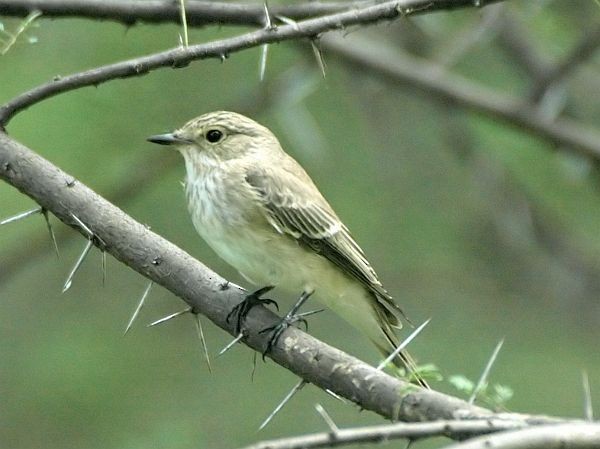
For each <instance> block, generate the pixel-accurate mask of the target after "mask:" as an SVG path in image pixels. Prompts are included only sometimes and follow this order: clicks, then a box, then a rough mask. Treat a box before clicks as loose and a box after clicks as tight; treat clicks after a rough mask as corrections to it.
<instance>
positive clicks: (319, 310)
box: [296, 309, 325, 318]
mask: <svg viewBox="0 0 600 449" xmlns="http://www.w3.org/2000/svg"><path fill="white" fill-rule="evenodd" d="M324 311H325V309H315V310H309V311H308V312H302V313H299V314H297V315H296V316H297V317H299V318H304V317H307V316H311V315H315V314H317V313H321V312H324Z"/></svg>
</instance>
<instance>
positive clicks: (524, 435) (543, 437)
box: [446, 423, 600, 449]
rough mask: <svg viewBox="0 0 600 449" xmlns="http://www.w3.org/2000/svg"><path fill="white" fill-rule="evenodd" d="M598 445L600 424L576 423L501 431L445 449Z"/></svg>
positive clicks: (554, 448) (553, 448)
mask: <svg viewBox="0 0 600 449" xmlns="http://www.w3.org/2000/svg"><path fill="white" fill-rule="evenodd" d="M597 447H600V425H599V424H598V423H593V424H592V423H578V424H558V425H554V426H540V427H534V428H530V429H522V430H515V431H509V432H501V433H498V434H495V435H487V436H483V437H477V438H473V439H471V440H469V441H466V442H464V443H457V444H452V445H451V446H447V447H446V449H489V448H499V449H538V448H539V449H592V448H597Z"/></svg>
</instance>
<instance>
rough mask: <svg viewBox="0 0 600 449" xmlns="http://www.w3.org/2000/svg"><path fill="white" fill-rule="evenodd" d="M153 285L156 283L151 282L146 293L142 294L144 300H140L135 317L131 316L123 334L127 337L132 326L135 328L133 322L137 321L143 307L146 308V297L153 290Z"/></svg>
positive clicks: (134, 313)
mask: <svg viewBox="0 0 600 449" xmlns="http://www.w3.org/2000/svg"><path fill="white" fill-rule="evenodd" d="M153 284H154V282H152V281H150V283H149V284H148V286H147V287H146V290H144V293H143V294H142V298H141V299H140V302H139V303H138V305H137V307H136V308H135V311H134V312H133V315H131V318H130V319H129V323H127V327H126V328H125V332H123V335H127V332H129V329H131V326H133V322H134V321H135V320H136V318H137V317H138V315H139V314H140V311H141V310H142V307H143V306H144V303H145V302H146V297H147V296H148V293H150V289H151V288H152V285H153Z"/></svg>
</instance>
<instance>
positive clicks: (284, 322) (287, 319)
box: [260, 292, 323, 360]
mask: <svg viewBox="0 0 600 449" xmlns="http://www.w3.org/2000/svg"><path fill="white" fill-rule="evenodd" d="M310 295H312V292H310V293H307V292H302V295H300V298H299V299H298V301H297V302H296V304H294V306H293V307H292V308H291V309H290V311H289V312H288V313H287V314H286V315H285V316H284V317H283V318H282V319H281V321H279V323H277V324H275V325H274V326H269V327H267V328H265V329H263V330H261V331H260V333H261V334H264V333H266V332H270V333H271V335H270V336H269V341H268V342H267V346H266V348H265V350H264V352H263V355H262V356H263V360H264V359H265V356H266V355H267V353H268V352H269V351H270V350H271V349H272V348H273V346H275V344H276V343H277V340H279V337H281V334H283V332H284V331H285V330H286V329H287V328H288V327H290V326H291V325H292V324H295V323H303V324H304V326H305V328H306V329H308V323H307V321H306V318H305V317H307V316H308V315H313V314H315V313H318V312H321V311H322V310H323V309H319V310H311V311H310V312H305V313H297V312H298V310H299V309H300V307H302V304H304V303H305V302H306V300H307V299H308V298H309V297H310Z"/></svg>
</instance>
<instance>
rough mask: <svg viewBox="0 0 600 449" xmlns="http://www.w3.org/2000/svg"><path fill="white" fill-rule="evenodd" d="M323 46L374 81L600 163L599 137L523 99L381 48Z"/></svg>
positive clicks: (341, 43)
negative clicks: (379, 79)
mask: <svg viewBox="0 0 600 449" xmlns="http://www.w3.org/2000/svg"><path fill="white" fill-rule="evenodd" d="M321 46H322V48H323V49H324V50H326V51H329V52H330V53H333V54H335V55H337V56H339V57H341V58H342V60H343V61H345V62H347V63H349V64H352V65H353V66H357V67H359V68H361V69H362V70H367V71H369V72H371V73H373V74H374V75H376V76H379V77H382V78H385V79H387V80H389V81H391V82H396V83H402V84H408V85H410V86H411V87H413V88H417V89H419V90H421V91H422V92H424V93H426V94H427V95H433V96H434V97H436V98H437V99H438V100H440V101H444V102H451V103H452V104H454V105H456V106H460V107H462V108H465V109H467V110H470V111H474V112H477V113H480V114H483V115H485V116H488V117H490V118H493V119H497V120H498V121H501V122H504V123H508V124H510V125H513V126H515V127H517V128H520V129H523V130H525V131H528V132H530V133H532V134H535V135H537V136H539V137H541V138H543V139H545V140H547V141H549V142H551V143H553V144H555V145H558V146H561V147H566V149H570V150H573V151H575V152H578V153H580V154H583V155H586V156H589V157H591V158H593V159H595V160H600V133H598V132H597V131H595V130H592V129H590V128H585V127H582V126H581V125H579V124H577V123H574V122H572V121H569V120H567V119H559V120H556V121H552V120H549V119H548V118H547V117H545V116H544V115H543V114H541V113H540V112H539V111H538V110H537V109H535V108H533V107H532V106H530V105H529V104H527V103H526V102H525V101H523V100H522V99H519V98H515V97H510V96H507V95H502V94H499V93H496V92H494V91H492V90H490V89H488V88H485V87H483V86H480V85H478V84H476V83H474V82H472V81H469V80H467V79H465V78H463V77H461V76H459V75H455V74H451V73H450V72H448V71H447V70H445V69H444V68H442V67H440V66H438V65H436V64H432V63H429V62H427V61H425V60H423V59H418V58H415V57H413V56H410V55H408V54H406V53H402V52H400V51H394V52H391V51H386V50H384V49H383V46H382V44H381V43H377V44H373V43H370V42H368V41H366V40H364V39H361V40H359V39H353V40H352V41H348V40H344V39H340V38H333V37H326V38H324V39H323V40H322V43H321Z"/></svg>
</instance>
